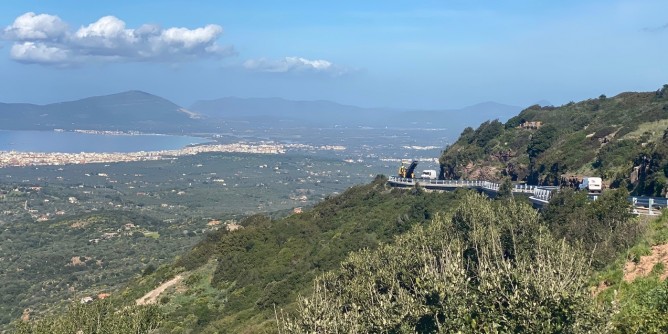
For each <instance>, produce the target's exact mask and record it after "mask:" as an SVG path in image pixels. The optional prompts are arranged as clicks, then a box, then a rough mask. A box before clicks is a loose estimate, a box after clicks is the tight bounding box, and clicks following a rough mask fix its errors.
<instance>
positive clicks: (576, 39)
mask: <svg viewBox="0 0 668 334" xmlns="http://www.w3.org/2000/svg"><path fill="white" fill-rule="evenodd" d="M666 13H668V1H665V0H607V1H602V0H581V1H574V0H565V1H515V0H508V1H497V0H488V1H482V0H480V1H476V0H454V1H447V0H444V1H388V0H385V1H331V2H324V1H288V0H286V1H252V2H251V1H244V2H241V1H175V0H172V1H169V0H167V1H165V0H163V1H155V0H153V1H124V0H116V1H73V0H72V1H71V0H59V1H46V0H44V1H35V0H27V1H3V2H0V37H1V39H0V74H1V76H2V80H0V102H32V103H50V102H58V101H63V100H71V99H77V98H83V97H87V96H91V95H103V94H109V93H115V92H120V91H125V90H133V89H137V90H144V91H147V92H150V93H153V94H156V95H160V96H163V97H165V98H168V99H170V100H172V101H174V102H176V103H178V104H181V105H183V106H186V107H187V106H189V105H190V104H191V103H193V102H194V101H196V100H199V99H212V98H218V97H224V96H239V97H283V98H288V99H298V100H319V99H324V100H332V101H337V102H340V103H346V104H354V105H360V106H386V107H402V108H406V107H408V108H410V107H414V108H430V109H438V108H456V107H463V106H466V105H471V104H475V103H479V102H484V101H496V102H500V103H507V104H513V105H520V106H526V105H529V104H532V103H534V102H536V101H539V100H548V101H550V102H552V103H553V104H557V105H558V104H563V103H566V102H568V101H571V100H573V101H578V100H581V99H586V98H591V97H597V96H598V95H600V94H606V95H608V96H612V95H615V94H617V93H619V92H622V91H649V90H655V89H657V88H659V87H660V86H661V85H663V84H665V83H668V63H667V62H666V59H668V14H666Z"/></svg>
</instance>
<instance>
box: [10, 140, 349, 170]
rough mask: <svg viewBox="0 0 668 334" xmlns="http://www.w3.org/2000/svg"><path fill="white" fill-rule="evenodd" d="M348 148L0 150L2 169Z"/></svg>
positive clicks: (262, 144)
mask: <svg viewBox="0 0 668 334" xmlns="http://www.w3.org/2000/svg"><path fill="white" fill-rule="evenodd" d="M345 149H346V148H345V147H344V146H339V145H324V146H312V145H304V144H277V143H273V142H260V143H234V144H206V145H197V146H189V147H185V148H182V149H178V150H163V151H146V152H145V151H140V152H128V153H122V152H110V153H96V152H81V153H62V152H17V151H0V168H2V167H17V166H18V167H20V166H44V165H69V164H87V163H111V162H130V161H150V160H162V159H173V158H175V157H179V156H185V155H195V154H199V153H209V152H223V153H255V154H284V153H286V152H287V151H288V150H295V151H315V150H318V151H344V150H345Z"/></svg>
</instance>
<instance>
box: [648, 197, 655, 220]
mask: <svg viewBox="0 0 668 334" xmlns="http://www.w3.org/2000/svg"><path fill="white" fill-rule="evenodd" d="M653 206H654V199H653V198H650V199H649V215H650V216H652V215H654V212H653V211H652V207H653Z"/></svg>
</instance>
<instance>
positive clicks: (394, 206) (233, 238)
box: [123, 177, 459, 333]
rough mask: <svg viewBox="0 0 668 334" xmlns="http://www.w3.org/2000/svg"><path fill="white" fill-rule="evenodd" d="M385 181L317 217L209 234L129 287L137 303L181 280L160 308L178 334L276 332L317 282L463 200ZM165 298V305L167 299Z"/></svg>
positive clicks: (329, 203) (322, 208) (327, 205)
mask: <svg viewBox="0 0 668 334" xmlns="http://www.w3.org/2000/svg"><path fill="white" fill-rule="evenodd" d="M385 182H386V179H385V178H383V177H379V178H377V179H376V180H375V181H374V182H373V183H371V184H368V185H364V186H356V187H353V188H351V189H349V190H348V191H346V192H345V193H343V194H341V195H338V196H335V197H331V198H329V199H327V200H325V201H323V202H321V203H320V204H318V205H316V206H315V207H314V208H313V209H311V210H308V211H305V212H304V213H302V214H295V215H292V216H289V217H287V218H284V219H280V220H270V219H269V218H267V217H265V216H262V215H256V216H251V217H249V218H247V219H246V220H244V221H242V222H241V225H242V226H243V227H244V228H242V229H239V230H236V231H234V232H229V231H227V230H220V231H218V232H215V233H212V234H209V235H208V236H207V237H206V238H205V239H204V240H203V241H202V242H201V243H200V244H198V245H196V246H195V247H194V248H193V250H192V251H191V252H189V253H187V254H185V255H184V256H183V257H181V258H180V259H179V260H177V261H176V263H175V264H174V265H173V266H172V267H163V268H160V269H158V270H157V271H156V273H155V274H153V275H150V276H147V277H144V278H142V279H140V280H138V281H136V282H134V283H132V284H131V285H130V287H129V288H128V290H127V291H125V292H124V293H123V298H124V300H125V301H126V302H131V301H133V300H135V299H137V298H139V297H141V296H142V295H143V294H145V293H146V292H148V291H149V290H151V289H153V288H155V287H156V286H157V285H158V284H159V283H160V282H164V281H166V280H168V279H169V278H171V277H174V276H175V275H177V274H180V275H183V276H184V281H183V282H184V283H183V286H182V287H180V288H176V289H174V290H173V291H172V290H170V291H171V293H168V294H166V296H163V297H165V298H164V299H161V302H162V303H164V309H165V310H166V312H167V314H166V315H167V317H166V320H165V324H164V326H163V327H164V328H165V329H167V330H174V331H175V332H177V333H178V332H179V328H181V329H184V328H193V329H196V330H197V331H204V332H214V331H217V332H221V333H240V332H246V333H258V332H262V331H264V330H267V328H274V327H275V322H274V306H276V307H280V308H286V307H287V308H290V307H291V306H290V305H291V304H292V303H293V302H294V301H295V299H296V297H297V296H298V295H299V294H300V293H304V292H306V291H308V290H309V289H310V288H311V286H312V285H311V282H312V280H313V278H315V277H316V275H318V274H320V273H322V272H325V271H327V270H332V269H334V268H336V267H338V266H339V263H340V262H341V261H342V260H343V259H344V258H345V257H346V256H347V255H348V253H349V252H351V251H355V250H360V249H373V248H375V247H377V246H378V244H379V243H382V242H389V241H390V240H392V238H393V237H394V236H396V235H399V234H401V233H404V232H406V231H408V230H409V229H410V228H411V227H413V226H415V225H420V224H425V223H427V222H429V221H431V219H432V218H433V216H434V215H435V214H436V213H437V212H447V211H450V210H451V208H452V207H453V206H454V205H455V202H456V199H457V198H458V197H459V193H424V192H422V191H419V190H412V191H411V190H406V191H400V190H397V189H394V190H391V189H389V188H386V185H385ZM161 298H162V297H161Z"/></svg>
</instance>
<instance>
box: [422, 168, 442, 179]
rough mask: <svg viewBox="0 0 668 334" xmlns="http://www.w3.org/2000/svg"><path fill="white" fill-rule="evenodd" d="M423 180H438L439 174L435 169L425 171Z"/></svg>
mask: <svg viewBox="0 0 668 334" xmlns="http://www.w3.org/2000/svg"><path fill="white" fill-rule="evenodd" d="M420 178H421V179H428V180H436V179H437V178H438V172H437V171H435V170H433V169H425V170H423V171H422V174H421V175H420Z"/></svg>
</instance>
